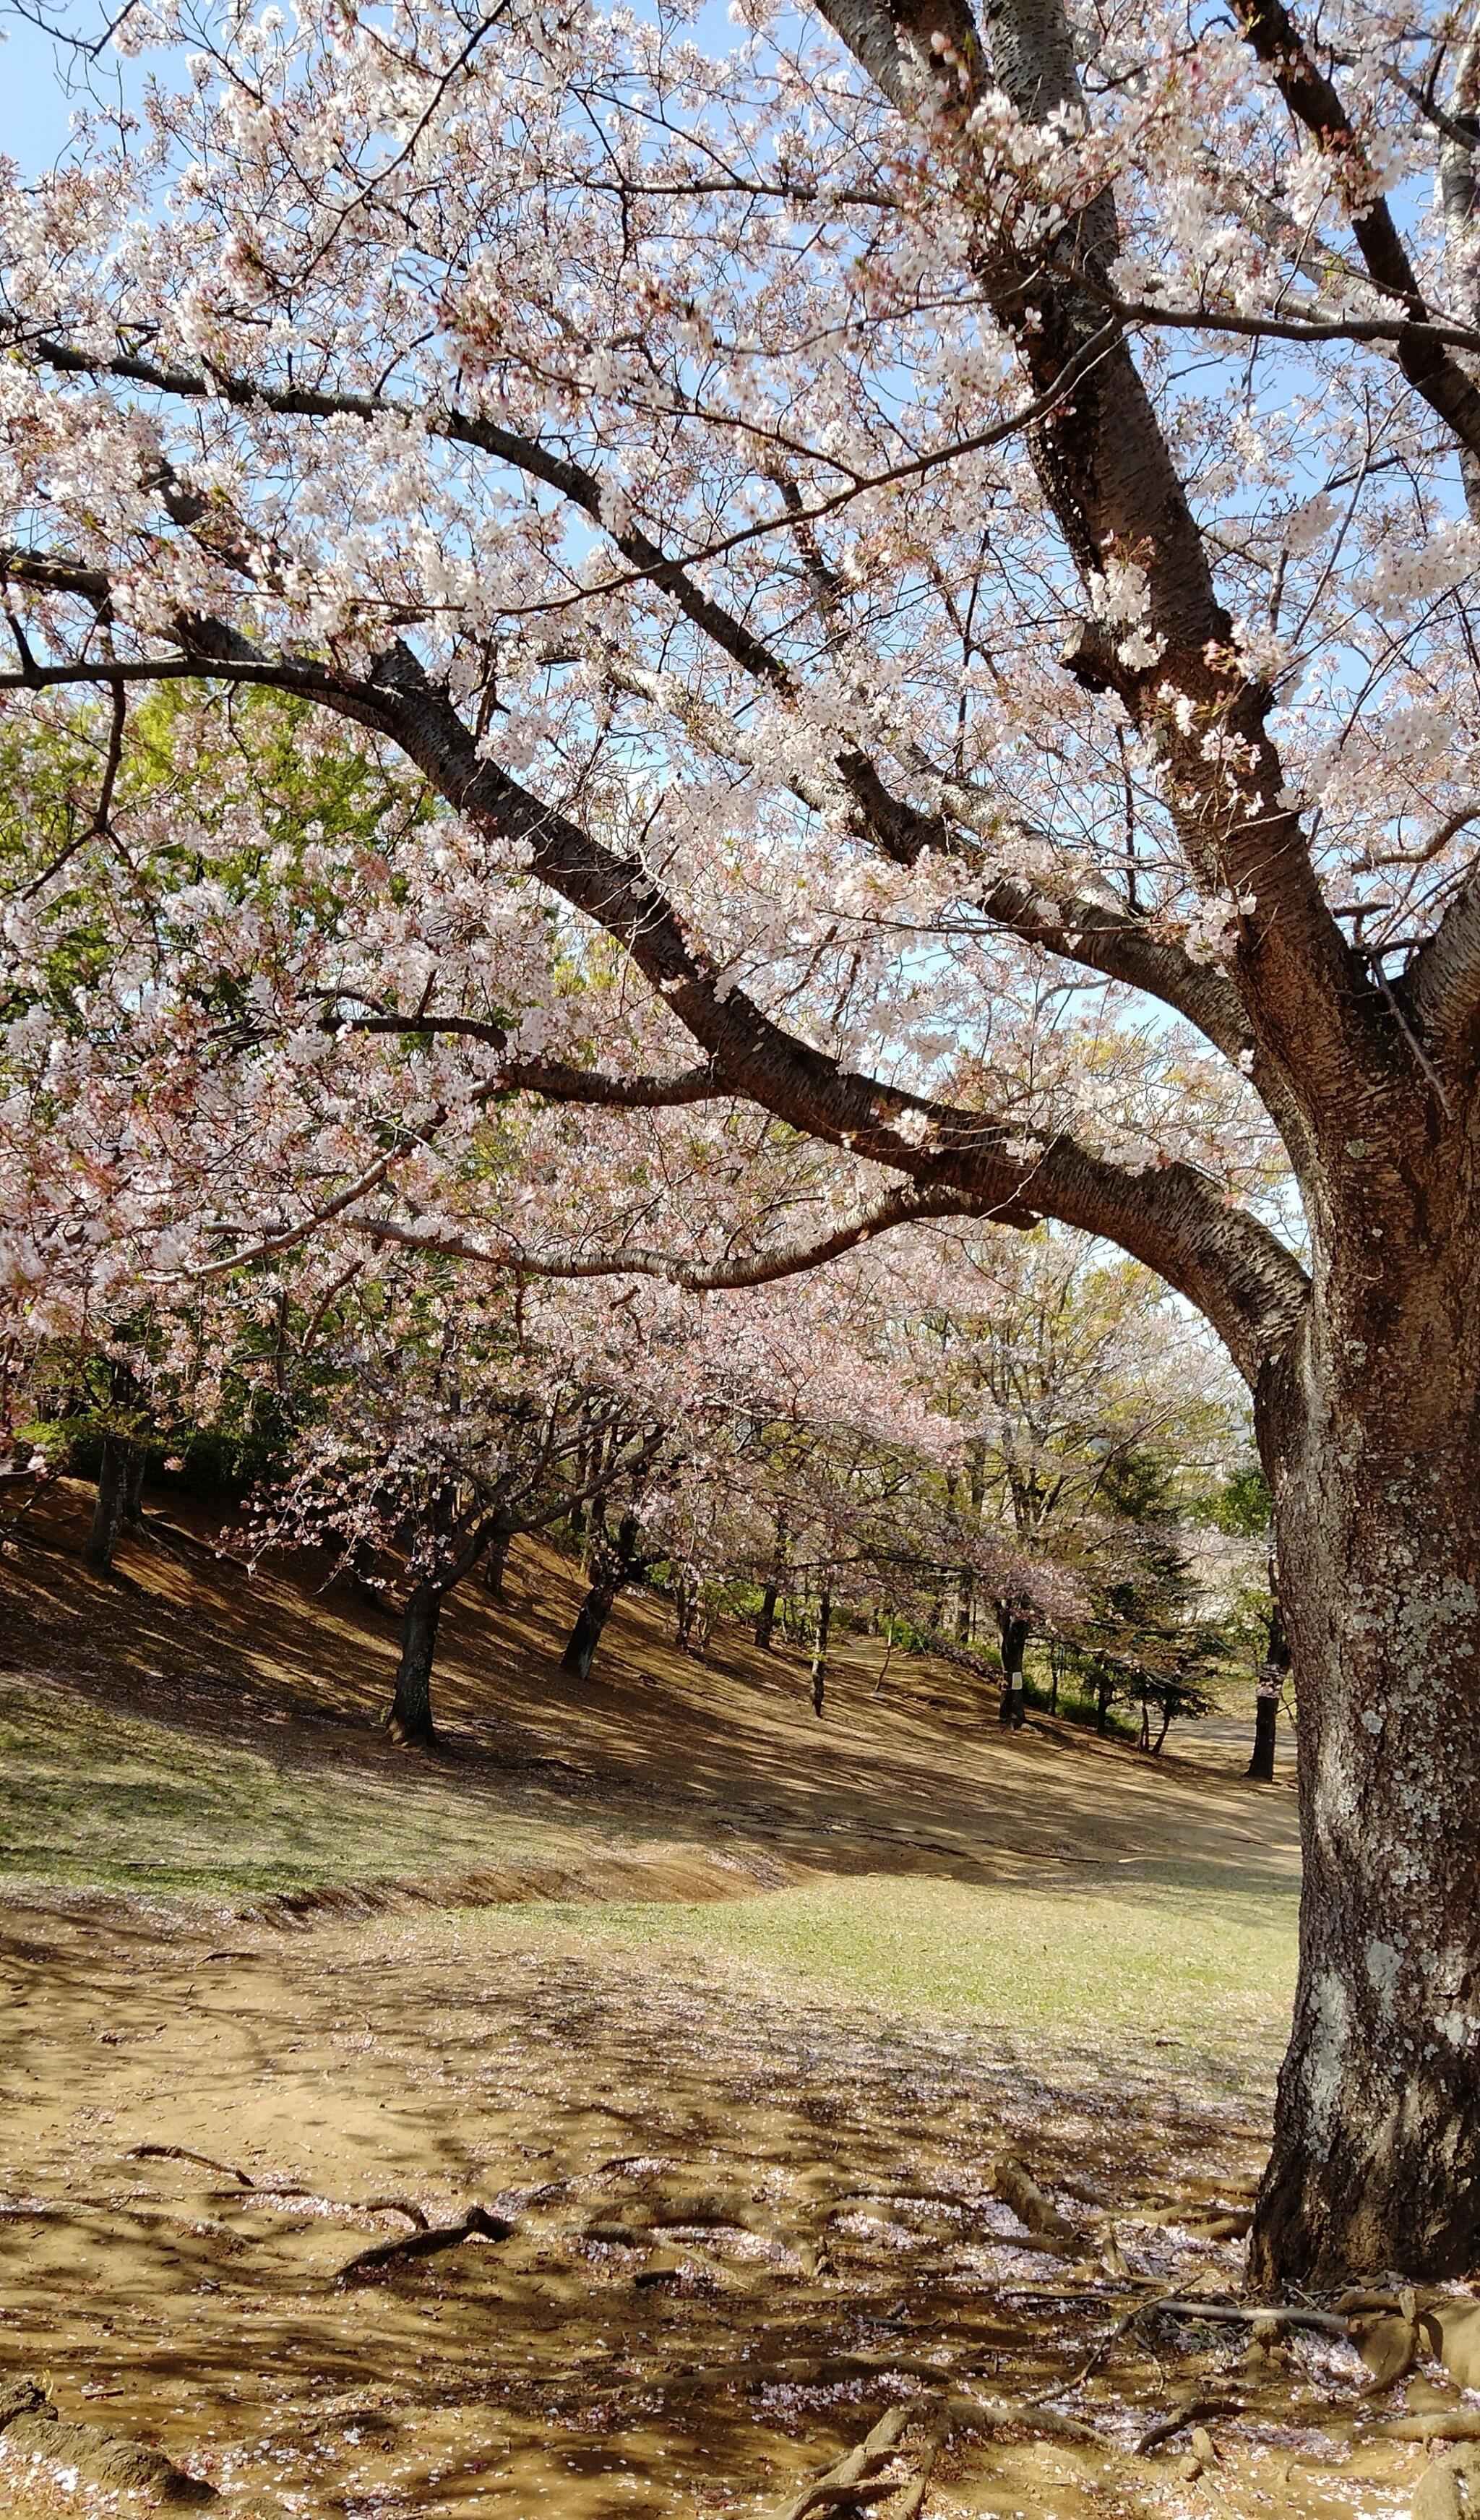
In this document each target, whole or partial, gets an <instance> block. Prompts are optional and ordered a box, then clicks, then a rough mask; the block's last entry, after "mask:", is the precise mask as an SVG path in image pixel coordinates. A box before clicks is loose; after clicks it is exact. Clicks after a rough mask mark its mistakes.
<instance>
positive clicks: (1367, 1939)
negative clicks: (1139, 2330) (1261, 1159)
mask: <svg viewBox="0 0 1480 2520" xmlns="http://www.w3.org/2000/svg"><path fill="white" fill-rule="evenodd" d="M1429 1250H1430V1252H1431V1253H1432V1252H1434V1251H1435V1250H1438V1251H1439V1252H1441V1253H1442V1257H1441V1258H1439V1259H1437V1260H1431V1261H1430V1262H1429V1263H1428V1265H1429V1267H1430V1269H1431V1271H1432V1275H1431V1276H1430V1277H1429V1279H1428V1282H1427V1283H1424V1281H1423V1278H1422V1277H1421V1276H1420V1275H1419V1269H1420V1268H1421V1266H1422V1264H1421V1263H1411V1264H1410V1266H1409V1267H1408V1269H1407V1271H1406V1273H1405V1274H1399V1273H1398V1272H1394V1273H1393V1274H1392V1275H1389V1276H1385V1277H1384V1278H1383V1279H1381V1280H1379V1279H1378V1278H1377V1277H1376V1275H1375V1268H1374V1261H1373V1258H1372V1257H1371V1256H1370V1255H1368V1254H1366V1253H1364V1254H1363V1255H1362V1259H1363V1264H1364V1265H1363V1268H1362V1270H1361V1271H1360V1272H1359V1271H1358V1270H1357V1269H1355V1268H1353V1269H1351V1270H1343V1273H1342V1279H1343V1280H1344V1282H1345V1283H1342V1281H1341V1280H1338V1281H1336V1282H1335V1283H1328V1285H1327V1286H1326V1287H1325V1288H1319V1289H1318V1298H1319V1299H1318V1302H1317V1304H1316V1306H1315V1308H1314V1312H1313V1317H1312V1323H1311V1325H1310V1327H1309V1328H1308V1329H1307V1330H1306V1331H1305V1332H1304V1333H1303V1334H1302V1337H1301V1342H1300V1347H1299V1350H1298V1351H1297V1353H1296V1354H1295V1355H1294V1357H1293V1358H1292V1359H1291V1360H1289V1361H1287V1362H1286V1363H1285V1364H1283V1365H1281V1366H1280V1367H1278V1369H1272V1370H1271V1371H1270V1372H1269V1373H1266V1375H1265V1376H1264V1377H1263V1380H1262V1382H1261V1387H1260V1391H1259V1395H1258V1413H1259V1430H1260V1439H1261V1451H1262V1453H1263V1456H1264V1461H1265V1466H1266V1471H1267V1474H1268V1475H1269V1476H1270V1481H1271V1485H1272V1487H1273V1489H1274V1492H1275V1500H1276V1530H1277V1543H1278V1586H1279V1601H1280V1606H1281V1609H1282V1612H1283V1616H1284V1620H1285V1625H1286V1627H1287V1629H1288V1632H1289V1643H1290V1651H1291V1656H1292V1660H1293V1664H1294V1668H1295V1670H1296V1671H1297V1672H1298V1673H1299V1675H1300V1721H1299V1725H1298V1728H1297V1757H1298V1765H1299V1778H1300V1796H1301V1837H1302V1846H1303V1854H1304V1880H1303V1888H1302V1894H1301V1919H1300V1941H1301V1950H1300V1975H1299V1985H1298V1990H1297V1994H1296V2001H1295V2021H1294V2029H1293V2033H1292V2037H1291V2042H1290V2047H1289V2050H1288V2053H1287V2055H1286V2057H1285V2061H1284V2066H1283V2069H1282V2071H1281V2074H1280V2078H1279V2093H1278V2105H1277V2109H1276V2120H1275V2143H1274V2150H1273V2153H1272V2156H1271V2159H1270V2163H1269V2167H1268V2170H1267V2171H1266V2174H1265V2179H1264V2183H1263V2186H1262V2188H1261V2190H1260V2195H1259V2202H1258V2207H1257V2211H1256V2216H1255V2225H1254V2233H1253V2239H1252V2244H1251V2250H1250V2275H1251V2279H1252V2280H1253V2281H1254V2282H1255V2283H1256V2284H1259V2285H1269V2284H1271V2283H1274V2282H1277V2281H1302V2282H1309V2283H1314V2284H1317V2285H1320V2284H1322V2283H1324V2282H1326V2281H1335V2280H1338V2279H1340V2278H1344V2277H1347V2276H1350V2275H1353V2274H1358V2273H1364V2272H1372V2273H1376V2272H1380V2271H1383V2270H1386V2269H1389V2268H1391V2269H1396V2270H1398V2271H1400V2272H1402V2273H1407V2274H1412V2275H1456V2274H1464V2273H1468V2272H1469V2271H1470V2270H1472V2269H1473V2268H1474V2267H1475V2266H1476V2265H1477V2264H1480V1618H1477V1601H1480V1412H1477V1405H1476V1402H1477V1382H1480V1375H1477V1372H1476V1363H1477V1352H1480V1322H1477V1318H1476V1312H1477V1308H1476V1306H1475V1302H1474V1296H1473V1291H1472V1289H1473V1283H1474V1277H1473V1272H1474V1269H1475V1265H1476V1264H1475V1254H1474V1251H1473V1248H1472V1247H1471V1248H1470V1249H1469V1250H1468V1251H1467V1252H1458V1251H1456V1250H1454V1249H1453V1248H1452V1247H1448V1248H1447V1247H1445V1245H1444V1244H1442V1243H1440V1242H1439V1241H1438V1239H1437V1238H1436V1239H1435V1241H1434V1242H1431V1243H1430V1245H1429ZM1441 1272H1442V1279H1441ZM1436 1280H1437V1281H1440V1282H1439V1283H1435V1281H1436Z"/></svg>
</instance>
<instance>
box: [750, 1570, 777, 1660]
mask: <svg viewBox="0 0 1480 2520" xmlns="http://www.w3.org/2000/svg"><path fill="white" fill-rule="evenodd" d="M779 1590H780V1587H779V1586H778V1585H775V1584H768V1585H767V1586H766V1589H765V1591H764V1593H763V1594H762V1595H761V1605H760V1608H759V1610H758V1611H757V1613H756V1620H755V1642H756V1643H757V1644H758V1645H759V1647H760V1649H761V1651H762V1653H769V1652H770V1650H771V1639H772V1637H773V1636H774V1635H775V1633H776V1597H777V1593H778V1591H779Z"/></svg>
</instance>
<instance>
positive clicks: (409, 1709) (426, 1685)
mask: <svg viewBox="0 0 1480 2520" xmlns="http://www.w3.org/2000/svg"><path fill="white" fill-rule="evenodd" d="M441 1615H442V1596H441V1594H440V1593H439V1592H438V1590H437V1588H436V1586H435V1585H434V1584H418V1585H417V1587H416V1589H415V1590H414V1592H413V1593H412V1594H411V1596H410V1598H409V1599H408V1601H407V1603H406V1607H405V1609H404V1611H403V1612H402V1614H401V1659H400V1662H399V1663H398V1665H397V1666H396V1688H395V1696H394V1697H393V1698H392V1700H391V1705H390V1712H389V1714H388V1715H387V1716H386V1718H385V1723H386V1729H387V1731H388V1732H389V1733H390V1735H391V1737H392V1739H393V1740H396V1741H405V1742H408V1743H409V1744H410V1746H411V1747H412V1748H413V1749H417V1750H429V1749H430V1748H431V1745H432V1743H433V1742H434V1741H435V1739H436V1733H435V1730H434V1728H433V1725H432V1721H431V1665H432V1657H433V1656H434V1654H435V1652H436V1643H437V1622H438V1621H439V1619H440V1618H441Z"/></svg>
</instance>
